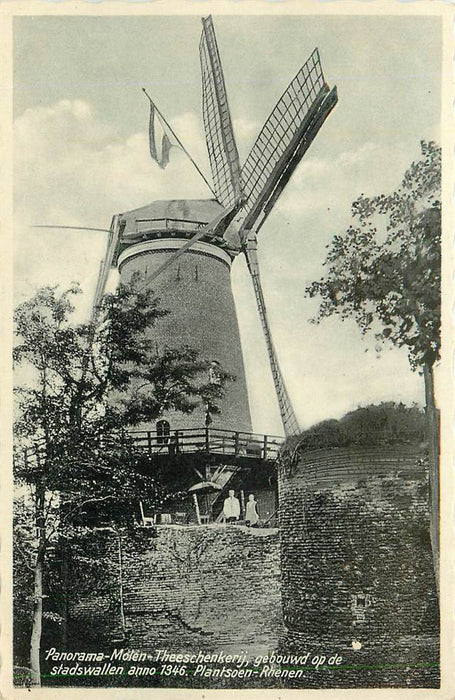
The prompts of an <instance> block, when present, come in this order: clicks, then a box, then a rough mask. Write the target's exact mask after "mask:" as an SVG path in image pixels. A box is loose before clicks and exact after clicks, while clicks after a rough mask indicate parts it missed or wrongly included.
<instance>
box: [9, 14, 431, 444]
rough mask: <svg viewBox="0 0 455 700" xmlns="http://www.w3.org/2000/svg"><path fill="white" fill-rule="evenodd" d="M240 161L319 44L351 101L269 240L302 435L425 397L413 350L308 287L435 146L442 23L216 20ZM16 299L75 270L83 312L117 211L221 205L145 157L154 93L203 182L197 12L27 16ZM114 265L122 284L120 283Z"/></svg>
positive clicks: (254, 321)
mask: <svg viewBox="0 0 455 700" xmlns="http://www.w3.org/2000/svg"><path fill="white" fill-rule="evenodd" d="M214 23H215V29H216V33H217V39H218V44H219V49H220V54H221V60H222V64H223V68H224V75H225V81H226V87H227V91H228V97H229V105H230V110H231V115H232V118H233V124H234V131H235V135H236V139H237V144H238V148H239V153H240V160H241V163H243V162H244V160H245V159H246V157H247V155H248V152H249V149H250V148H251V146H252V145H253V142H254V140H255V138H256V136H257V134H258V132H259V130H260V128H261V126H262V124H263V123H264V121H265V120H266V118H267V116H268V114H269V113H270V111H271V110H272V108H273V106H274V104H275V102H276V101H277V100H278V98H279V97H280V95H281V93H282V92H283V90H284V89H285V88H286V86H287V85H288V83H289V82H290V80H291V79H292V78H293V77H294V75H295V74H296V72H297V71H298V69H299V68H300V67H301V65H302V64H303V63H304V61H305V60H306V59H307V57H308V56H309V54H310V53H311V52H312V50H313V49H314V48H315V47H316V46H317V47H318V48H319V51H320V54H321V60H322V65H323V69H324V73H325V77H326V80H327V82H328V83H329V85H330V86H333V85H335V84H336V85H337V88H338V95H339V102H338V105H337V106H336V107H335V109H334V111H333V112H332V114H331V115H330V116H329V118H328V120H327V121H326V123H325V124H324V125H323V127H322V129H321V131H320V132H319V134H318V136H317V138H316V140H315V142H314V143H313V145H312V146H311V148H310V149H309V151H308V152H307V154H306V156H305V157H304V159H303V160H302V162H301V163H300V165H299V167H298V168H297V170H296V172H295V173H294V175H293V177H292V179H291V181H290V182H289V184H288V186H287V188H286V190H285V192H284V193H283V195H282V196H281V198H280V199H279V200H278V202H277V204H276V206H275V209H274V211H273V212H272V214H271V215H270V216H269V218H268V220H267V222H266V224H265V225H264V226H263V228H262V229H261V231H260V234H259V259H260V264H261V271H262V282H263V287H264V295H265V299H266V303H267V307H268V312H269V318H270V324H271V329H272V334H273V338H274V342H275V345H276V349H277V352H278V356H279V359H280V364H281V367H282V372H283V375H284V377H285V381H286V384H287V386H288V391H289V394H290V396H291V399H292V402H293V404H294V408H295V411H296V414H297V417H298V419H299V422H300V424H301V426H302V428H306V427H309V426H310V425H311V424H313V423H315V422H318V421H320V420H324V419H327V418H338V417H341V416H342V415H344V414H345V413H346V412H347V411H350V410H353V409H355V408H357V407H358V406H362V405H367V404H369V403H377V402H380V401H391V400H394V401H403V402H405V403H408V404H409V403H412V402H418V403H423V380H422V378H421V377H420V376H419V375H417V374H415V373H412V372H411V371H410V369H409V364H408V361H407V355H406V352H405V351H404V350H399V349H396V348H391V349H385V350H384V351H383V352H381V353H379V352H378V348H377V347H376V341H375V339H374V337H370V338H368V337H367V338H363V337H362V336H361V334H360V331H359V330H358V328H357V326H356V325H355V323H354V322H353V321H352V322H351V321H347V322H343V323H342V322H341V321H340V320H339V319H337V318H331V319H327V320H325V321H323V322H322V323H321V324H319V325H314V324H311V323H310V322H309V321H310V319H311V318H312V317H313V316H314V315H315V313H316V312H317V302H316V301H315V300H311V299H308V298H306V296H305V287H306V285H307V284H308V283H309V282H311V281H312V280H315V279H318V278H319V277H320V276H321V275H322V274H323V270H324V268H323V265H322V263H323V261H324V259H325V256H326V254H327V246H329V245H330V242H331V240H332V237H333V236H334V235H335V234H338V233H342V232H343V230H345V228H346V227H347V226H348V225H349V221H350V205H351V203H352V202H353V201H354V200H355V199H356V198H357V197H358V195H359V194H361V193H364V194H366V195H375V194H380V193H382V192H384V193H387V192H390V191H392V190H393V189H395V188H396V187H397V186H398V185H399V182H400V179H401V176H402V174H403V173H404V171H405V170H406V169H407V167H408V166H409V165H410V163H411V162H412V161H413V160H415V159H417V158H418V157H419V144H420V140H421V139H435V140H437V141H439V122H440V99H441V97H440V76H441V19H440V18H438V17H422V16H420V17H412V16H389V17H387V16H372V15H370V16H364V17H362V16H356V17H352V16H351V17H349V16H328V15H325V16H324V17H318V16H292V17H286V16H277V15H275V16H257V15H256V16H249V17H247V16H216V15H215V16H214ZM13 29H14V118H15V137H14V139H15V141H14V183H15V213H14V245H15V301H16V303H18V302H20V301H22V300H24V299H26V298H28V297H30V296H31V295H33V293H34V292H35V291H36V289H37V288H38V287H40V286H42V285H45V284H46V285H47V284H58V285H60V286H61V288H62V289H64V288H65V287H66V286H67V285H68V284H69V283H70V282H71V281H72V280H78V281H79V282H80V283H81V285H82V288H83V290H84V295H83V298H82V301H81V304H80V307H79V308H78V318H80V319H83V318H84V317H86V316H87V315H88V313H89V309H90V305H91V299H92V296H93V292H94V287H95V283H96V277H97V274H98V268H99V261H100V260H101V258H102V257H103V254H104V247H105V240H106V239H105V235H106V234H104V233H95V232H84V231H80V232H79V231H78V232H69V231H64V230H59V231H46V230H40V229H33V228H31V226H32V225H34V224H45V223H51V224H63V225H73V226H90V227H100V228H109V225H110V222H111V218H112V216H113V214H115V213H118V212H121V211H127V210H129V209H134V208H136V207H139V206H142V205H145V204H148V203H149V202H151V201H153V200H155V199H176V198H206V197H210V193H209V191H208V189H207V186H206V185H205V184H204V182H203V180H202V178H200V176H199V175H198V174H197V172H196V170H195V169H194V168H193V166H192V165H191V164H190V162H189V161H188V159H187V158H186V156H184V154H183V153H182V152H180V151H178V150H177V149H173V150H172V151H171V160H170V164H169V165H168V167H167V168H166V170H164V171H163V170H161V169H160V168H159V167H158V166H157V165H156V164H155V163H154V162H153V161H152V160H151V159H150V156H149V153H148V143H147V128H148V103H147V100H146V98H145V97H144V95H143V93H142V91H141V87H145V88H146V89H147V91H148V92H149V94H150V95H151V96H152V97H153V99H154V101H155V102H156V104H157V106H158V107H159V109H160V110H161V111H162V112H163V113H164V114H165V116H166V118H167V119H168V121H169V122H170V123H171V124H172V127H173V128H174V130H175V131H176V132H177V134H178V135H179V137H180V139H181V140H182V141H183V142H184V143H185V145H186V147H187V149H188V151H189V152H190V153H191V154H192V156H193V157H194V158H195V160H196V161H197V162H198V164H199V165H200V167H201V169H202V170H203V171H204V172H205V173H206V175H207V177H209V173H210V169H209V165H208V158H207V154H206V146H205V140H204V132H203V125H202V113H201V85H200V67H199V50H198V45H199V38H200V29H201V25H200V18H199V17H198V16H186V17H178V16H143V17H128V16H123V17H83V16H74V17H71V16H60V17H43V16H41V17H15V19H14V27H13ZM115 283H116V278H115V274H114V275H112V279H111V280H110V284H111V286H113V285H115ZM232 284H233V291H234V297H235V300H236V306H237V312H238V317H239V324H240V332H241V337H242V347H243V353H244V359H245V368H246V374H247V383H248V388H249V395H250V404H251V412H252V418H253V427H254V430H255V431H257V432H263V433H269V434H282V427H281V421H280V418H279V412H278V407H277V402H276V399H275V395H274V389H273V383H272V378H271V373H270V369H269V366H268V360H267V355H266V349H265V343H264V340H263V338H262V332H261V328H260V322H259V317H258V314H257V310H256V306H255V300H254V293H253V289H252V286H251V282H250V280H249V277H248V272H247V270H246V265H245V263H244V260H243V258H240V257H239V258H238V259H236V260H235V262H234V265H233V270H232Z"/></svg>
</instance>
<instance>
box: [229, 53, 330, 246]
mask: <svg viewBox="0 0 455 700" xmlns="http://www.w3.org/2000/svg"><path fill="white" fill-rule="evenodd" d="M336 102H337V93H336V88H333V89H332V90H329V87H328V86H327V84H326V82H325V79H324V74H323V72H322V66H321V61H320V57H319V52H318V50H317V49H315V50H314V51H313V53H312V54H311V56H310V58H309V59H308V61H307V62H306V63H305V64H304V65H303V66H302V68H301V69H300V70H299V72H298V73H297V75H296V76H295V78H294V79H293V80H292V82H291V83H290V85H289V86H288V88H287V89H286V90H285V92H284V93H283V95H282V96H281V97H280V99H279V100H278V102H277V104H276V105H275V107H274V109H273V111H272V113H271V115H270V116H269V118H268V120H267V121H266V123H265V124H264V127H263V128H262V130H261V132H260V134H259V136H258V138H257V139H256V142H255V144H254V145H253V148H252V149H251V151H250V154H249V156H248V158H247V160H246V162H245V165H244V166H243V168H242V183H243V191H244V195H245V197H246V199H247V201H246V204H245V206H244V208H243V211H242V219H243V220H242V222H241V228H242V230H243V232H244V240H245V239H246V235H247V234H246V233H245V232H246V231H248V230H251V229H253V228H254V230H255V231H258V230H259V228H260V227H261V226H262V224H263V223H264V221H265V219H266V217H267V215H268V214H269V213H270V210H271V208H272V206H273V204H274V203H275V201H276V200H277V198H278V197H279V195H280V194H281V192H282V190H283V189H284V187H285V185H286V183H287V182H288V180H289V178H290V177H291V175H292V173H293V172H294V170H295V168H296V167H297V165H298V163H299V161H300V160H301V158H302V156H303V155H304V153H305V151H306V150H307V149H308V148H309V146H310V145H311V143H312V141H313V140H314V138H315V136H316V134H317V132H318V131H319V129H320V127H321V126H322V123H323V122H324V120H325V119H326V118H327V116H328V115H329V113H330V112H331V110H332V109H333V107H334V106H335V104H336ZM256 222H257V223H256Z"/></svg>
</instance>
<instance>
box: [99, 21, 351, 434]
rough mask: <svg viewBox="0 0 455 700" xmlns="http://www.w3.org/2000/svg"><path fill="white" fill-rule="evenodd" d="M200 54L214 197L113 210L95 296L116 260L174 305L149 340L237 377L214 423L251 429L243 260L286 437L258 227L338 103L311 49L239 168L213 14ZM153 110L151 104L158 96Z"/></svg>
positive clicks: (184, 424) (175, 423)
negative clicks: (239, 302) (238, 304)
mask: <svg viewBox="0 0 455 700" xmlns="http://www.w3.org/2000/svg"><path fill="white" fill-rule="evenodd" d="M202 25H203V26H202V37H201V42H200V59H201V71H202V107H203V120H204V127H205V136H206V142H207V148H208V155H209V160H210V166H211V171H212V177H213V191H214V194H215V197H216V198H214V199H208V200H172V201H166V202H163V201H161V202H152V203H151V204H149V205H147V206H144V207H141V208H139V209H135V210H133V211H129V212H124V213H122V214H118V215H117V216H115V217H114V219H113V221H112V226H111V230H110V235H109V240H108V246H107V251H106V255H105V259H104V262H103V263H102V266H101V269H100V275H99V279H98V285H97V289H96V294H95V300H94V308H96V306H97V304H98V303H99V300H100V298H101V296H102V294H103V291H104V287H105V283H106V279H107V276H108V273H109V269H110V268H111V266H117V267H118V269H119V272H120V276H121V279H122V280H127V279H129V278H130V277H131V276H132V275H133V273H134V272H138V271H139V272H141V273H142V274H143V275H144V276H145V284H147V285H150V286H151V287H152V288H153V289H154V290H155V292H156V293H157V295H158V296H159V297H160V298H161V301H162V306H163V307H164V308H168V309H169V310H170V311H171V314H170V315H169V317H168V318H167V319H165V320H162V321H160V322H159V325H158V326H157V328H156V329H155V330H156V332H155V331H154V336H153V342H156V343H157V344H158V345H159V344H160V343H162V344H167V345H170V346H171V345H178V344H181V343H182V342H185V343H188V344H189V345H191V346H193V347H195V348H197V349H198V350H199V351H200V352H201V354H202V356H203V357H206V358H208V359H212V360H213V361H216V362H219V363H220V364H221V365H222V367H223V369H225V370H226V371H228V372H230V373H232V374H234V375H235V376H236V381H235V382H234V383H232V384H231V385H230V386H228V388H227V391H226V395H225V398H224V399H223V400H222V402H221V404H220V409H221V412H220V414H219V415H218V416H215V417H214V423H213V426H215V427H216V426H220V427H223V428H227V429H231V430H240V431H247V432H251V419H250V412H249V406H248V396H247V389H246V382H245V372H244V367H243V359H242V352H241V346H240V336H239V329H238V323H237V317H236V311H235V306H234V300H233V296H232V291H231V286H230V269H231V266H232V263H233V262H234V260H235V258H236V257H237V256H238V255H239V254H243V255H245V257H246V261H247V265H248V270H249V272H250V274H251V278H252V282H253V288H254V293H255V297H256V302H257V307H258V311H259V316H260V320H261V324H262V329H263V332H264V337H265V342H266V346H267V351H268V356H269V360H270V367H271V371H272V376H273V381H274V385H275V390H276V395H277V400H278V405H279V409H280V414H281V418H282V422H283V428H284V432H285V434H286V435H293V434H295V433H297V432H298V430H299V427H298V422H297V419H296V416H295V413H294V410H293V407H292V405H291V401H290V398H289V395H288V392H287V389H286V386H285V382H284V379H283V376H282V373H281V371H280V367H279V363H278V358H277V354H276V351H275V347H274V344H273V340H272V336H271V332H270V327H269V322H268V318H267V310H266V306H265V301H264V295H263V292H262V287H261V279H260V271H259V262H258V257H257V234H258V232H259V230H260V228H261V227H262V226H263V224H264V222H265V221H266V219H267V216H268V215H269V213H270V212H271V210H272V208H273V206H274V204H275V202H276V200H277V199H278V197H279V196H280V194H281V192H282V191H283V189H284V187H285V186H286V184H287V183H288V181H289V179H290V178H291V176H292V173H293V172H294V170H295V168H296V167H297V165H298V163H299V162H300V160H301V158H302V157H303V155H304V154H305V152H306V151H307V149H308V148H309V146H310V145H311V143H312V141H313V140H314V138H315V137H316V134H317V133H318V131H319V129H320V128H321V126H322V124H323V122H324V121H325V119H326V118H327V117H328V115H329V114H330V112H331V110H332V109H333V107H334V106H335V104H336V102H337V92H336V87H334V88H332V89H330V88H329V86H328V85H327V83H326V81H325V78H324V75H323V72H322V67H321V61H320V57H319V53H318V50H317V49H315V50H314V51H313V53H312V54H311V56H310V57H309V59H308V60H307V61H306V63H305V64H304V65H303V66H302V68H301V69H300V70H299V72H298V73H297V75H296V76H295V77H294V79H293V80H292V82H291V83H290V84H289V86H288V87H287V89H286V90H285V92H284V93H283V95H282V96H281V98H280V99H279V100H278V102H277V104H276V105H275V107H274V109H273V110H272V112H271V114H270V116H269V118H268V119H267V121H266V122H265V124H264V126H263V128H262V130H261V132H260V133H259V136H258V137H257V139H256V142H255V143H254V145H253V147H252V149H251V151H250V154H249V155H248V157H247V159H246V162H245V163H244V165H243V167H241V166H240V162H239V156H238V151H237V146H236V142H235V138H234V132H233V128H232V122H231V116H230V112H229V106H228V100H227V94H226V87H225V82H224V77H223V71H222V67H221V62H220V56H219V52H218V46H217V42H216V37H215V32H214V28H213V23H212V19H211V17H208V18H205V19H203V20H202ZM151 104H152V109H155V108H154V105H153V103H151ZM166 418H167V420H168V421H169V423H170V424H171V426H172V429H187V428H193V427H197V426H199V427H200V426H201V425H203V415H202V409H201V410H200V411H199V412H195V413H194V414H192V415H190V416H183V415H174V416H168V417H166Z"/></svg>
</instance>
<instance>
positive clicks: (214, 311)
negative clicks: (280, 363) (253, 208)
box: [121, 244, 252, 432]
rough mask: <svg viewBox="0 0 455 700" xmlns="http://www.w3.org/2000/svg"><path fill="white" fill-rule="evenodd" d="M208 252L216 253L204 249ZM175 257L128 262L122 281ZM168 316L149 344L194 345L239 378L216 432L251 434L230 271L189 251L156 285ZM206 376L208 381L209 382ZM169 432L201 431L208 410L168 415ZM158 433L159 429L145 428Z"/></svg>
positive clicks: (216, 420)
mask: <svg viewBox="0 0 455 700" xmlns="http://www.w3.org/2000/svg"><path fill="white" fill-rule="evenodd" d="M206 248H207V250H210V249H211V248H213V250H214V251H216V250H217V249H216V248H215V247H213V246H210V245H209V244H206ZM173 254H174V253H173V252H166V251H159V252H156V251H151V252H150V253H148V254H141V255H138V256H136V257H131V258H129V259H128V260H127V261H126V262H125V263H124V264H123V265H122V266H121V279H122V280H128V279H129V278H130V277H131V275H132V274H133V273H134V272H140V273H141V274H151V273H152V272H153V271H154V270H156V269H158V267H160V266H161V265H163V264H164V263H165V262H167V261H168V260H169V259H170V258H171V257H172V256H173ZM152 286H153V289H155V290H156V294H157V296H158V297H159V298H160V300H161V307H162V308H163V309H167V310H168V311H169V312H170V313H169V315H168V316H165V317H164V318H162V319H160V320H159V321H158V322H157V324H156V327H155V328H154V329H153V330H152V332H151V338H150V341H151V342H152V343H153V344H154V345H156V346H157V347H160V346H161V345H170V346H171V347H172V346H174V347H175V346H180V345H185V344H186V345H190V346H191V347H192V348H194V349H196V350H199V351H200V353H201V357H202V358H204V359H208V360H217V361H218V362H220V364H221V366H222V368H223V369H224V370H225V371H226V372H229V373H230V374H232V375H234V376H235V377H236V380H235V381H234V382H227V383H226V392H225V396H224V398H223V399H222V400H220V401H219V402H218V405H219V408H220V413H219V414H213V415H212V420H213V423H212V427H214V428H215V427H220V428H225V429H232V430H240V431H246V432H251V430H252V428H251V418H250V411H249V404H248V394H247V387H246V379H245V370H244V365H243V356H242V349H241V344H240V333H239V327H238V321H237V315H236V310H235V305H234V297H233V295H232V289H231V278H230V269H229V266H228V265H227V264H226V263H225V262H223V261H221V260H219V259H217V258H215V257H211V256H209V255H207V254H204V253H202V252H198V251H196V250H193V249H190V250H189V251H187V252H186V253H184V254H183V255H182V256H181V257H180V258H179V259H178V261H176V262H175V263H174V264H173V265H171V266H170V267H168V268H167V270H165V271H164V272H163V273H162V274H160V275H159V276H158V277H157V278H156V279H155V280H153V282H152ZM207 380H208V377H207V378H205V380H204V381H207ZM164 417H165V418H166V419H167V420H168V421H169V423H170V427H171V430H183V429H187V428H201V427H203V426H204V421H205V409H204V407H200V408H197V409H196V410H195V411H194V412H193V413H191V414H181V413H175V412H174V413H172V412H170V413H168V414H167V415H166V416H164ZM141 427H143V428H146V429H151V430H154V429H155V425H154V424H152V425H145V424H144V425H143V426H141Z"/></svg>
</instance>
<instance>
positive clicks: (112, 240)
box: [92, 216, 120, 321]
mask: <svg viewBox="0 0 455 700" xmlns="http://www.w3.org/2000/svg"><path fill="white" fill-rule="evenodd" d="M119 236H120V219H119V217H118V216H114V218H113V219H112V224H111V228H110V231H109V237H108V239H107V245H106V253H105V255H104V260H102V261H101V264H100V270H99V273H98V279H97V282H96V288H95V295H94V298H93V307H92V321H94V320H95V318H96V316H97V313H98V307H99V304H100V301H101V299H102V296H103V294H104V290H105V289H106V283H107V278H108V276H109V271H110V269H111V265H112V260H113V258H114V253H115V250H116V248H117V243H118V240H119Z"/></svg>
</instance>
